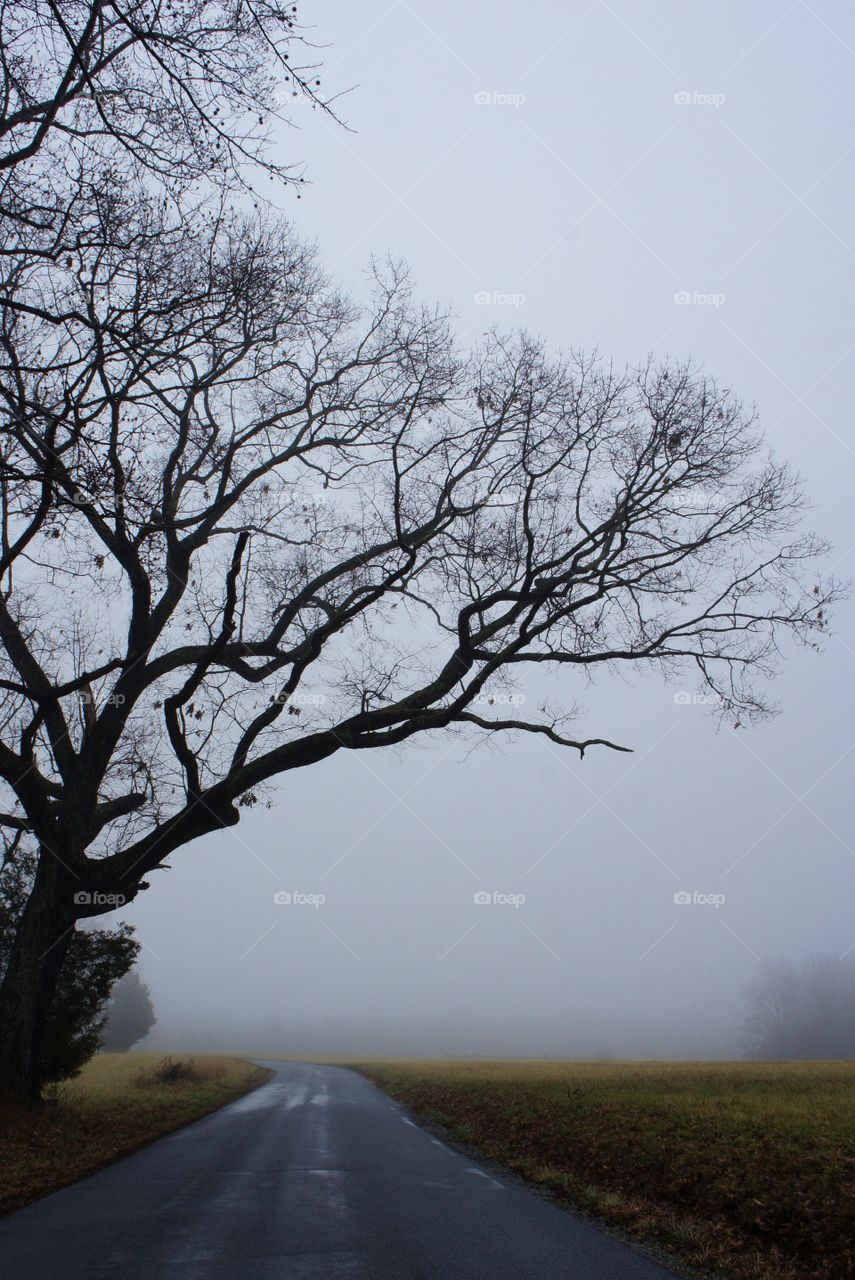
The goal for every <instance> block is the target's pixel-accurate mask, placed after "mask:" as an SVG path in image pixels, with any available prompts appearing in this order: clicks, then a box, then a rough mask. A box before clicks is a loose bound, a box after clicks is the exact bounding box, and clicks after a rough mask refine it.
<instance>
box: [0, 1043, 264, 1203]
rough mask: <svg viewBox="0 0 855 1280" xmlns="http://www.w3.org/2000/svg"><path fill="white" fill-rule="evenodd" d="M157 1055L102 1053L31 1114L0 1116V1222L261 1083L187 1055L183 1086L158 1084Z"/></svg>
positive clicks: (259, 1074)
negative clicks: (0, 1143)
mask: <svg viewBox="0 0 855 1280" xmlns="http://www.w3.org/2000/svg"><path fill="white" fill-rule="evenodd" d="M161 1058H162V1055H161V1054H156V1053H102V1054H98V1055H97V1056H96V1057H95V1058H93V1059H92V1061H91V1062H90V1063H89V1064H88V1065H87V1066H86V1068H85V1069H84V1071H83V1072H82V1074H81V1075H80V1076H78V1077H77V1079H76V1080H73V1081H71V1082H69V1083H68V1084H66V1085H65V1086H63V1087H62V1089H60V1090H59V1091H58V1092H57V1095H56V1097H55V1098H53V1099H52V1100H50V1101H49V1102H47V1103H46V1104H45V1105H44V1106H42V1107H41V1108H39V1109H38V1110H36V1111H30V1110H21V1109H18V1108H13V1107H10V1106H6V1107H5V1108H4V1109H3V1110H2V1113H0V1129H2V1134H3V1158H2V1160H0V1214H6V1213H10V1212H11V1211H12V1210H13V1209H18V1208H20V1207H21V1206H22V1205H25V1204H29V1203H30V1202H31V1201H33V1200H37V1199H38V1198H39V1197H40V1196H43V1195H46V1194H47V1193H48V1192H49V1191H56V1190H57V1189H58V1188H59V1187H64V1186H67V1185H68V1183H70V1182H76V1181H77V1179H78V1178H82V1177H83V1176H84V1175H85V1174H87V1173H93V1172H94V1171H95V1170H96V1169H100V1168H101V1167H102V1166H103V1165H105V1164H110V1163H112V1161H114V1160H118V1159H119V1158H120V1157H121V1156H125V1155H128V1154H129V1153H130V1152H131V1151H135V1150H136V1149H137V1148H138V1147H141V1146H143V1145H144V1144H145V1143H147V1142H151V1141H152V1139H154V1138H158V1137H160V1136H161V1134H164V1133H169V1132H170V1131H171V1130H173V1129H177V1128H180V1126H181V1125H183V1124H187V1123H189V1122H190V1121H191V1120H198V1119H199V1117H200V1116H203V1115H206V1114H207V1113H208V1112H209V1111H213V1110H215V1109H216V1108H217V1107H221V1106H223V1104H224V1103H226V1102H231V1101H232V1100H233V1099H234V1098H238V1097H240V1095H241V1094H243V1093H246V1092H247V1091H248V1090H249V1089H253V1088H255V1087H256V1085H259V1084H261V1083H262V1082H263V1081H264V1080H266V1079H267V1078H268V1072H267V1071H265V1070H264V1068H263V1067H257V1066H255V1065H253V1064H252V1063H250V1062H246V1061H244V1060H242V1059H239V1058H227V1057H216V1056H211V1055H198V1054H197V1055H194V1056H193V1058H192V1060H190V1059H188V1058H187V1057H184V1058H183V1059H181V1060H180V1061H181V1062H182V1063H183V1064H184V1066H185V1068H186V1067H187V1065H188V1063H190V1062H191V1061H192V1065H191V1066H190V1069H189V1071H188V1072H187V1075H188V1076H189V1077H190V1078H185V1079H179V1080H175V1081H173V1082H169V1083H167V1082H163V1081H161V1080H159V1079H158V1076H159V1074H160V1072H159V1070H158V1067H159V1064H160V1062H161Z"/></svg>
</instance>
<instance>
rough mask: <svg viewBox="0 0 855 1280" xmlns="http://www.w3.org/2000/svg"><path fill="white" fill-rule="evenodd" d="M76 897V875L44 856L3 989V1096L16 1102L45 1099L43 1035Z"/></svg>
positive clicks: (0, 995) (0, 1033) (0, 1075)
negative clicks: (73, 900)
mask: <svg viewBox="0 0 855 1280" xmlns="http://www.w3.org/2000/svg"><path fill="white" fill-rule="evenodd" d="M72 894H73V879H72V876H71V874H70V873H69V872H68V871H66V870H65V868H64V867H63V866H62V865H61V864H60V863H59V862H58V860H57V859H56V857H55V856H53V855H52V854H50V853H48V852H47V851H42V856H41V857H40V859H39V867H38V871H37V873H36V879H35V883H34V886H33V890H32V893H31V894H30V897H29V899H28V901H27V905H26V907H25V909H24V913H23V916H22V917H21V921H20V925H19V927H18V930H17V932H16V935H15V941H14V943H13V945H12V949H11V952H10V955H9V963H8V966H7V969H6V973H5V975H4V977H3V982H2V985H0V1093H2V1094H4V1095H5V1096H6V1097H11V1098H12V1099H14V1100H17V1101H24V1102H35V1101H38V1099H39V1098H40V1096H41V1083H42V1082H41V1073H40V1057H41V1044H42V1035H43V1032H44V1027H45V1021H46V1018H47V1013H48V1010H49V1008H50V1004H51V1000H52V999H53V995H54V992H55V991H56V987H57V982H58V981H59V975H60V971H61V969H62V965H63V961H64V960H65V956H66V953H67V951H68V948H69V945H70V943H71V938H72V935H73V933H74V925H75V913H74V909H73V905H72Z"/></svg>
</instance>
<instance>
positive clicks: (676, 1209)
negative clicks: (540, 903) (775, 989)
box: [358, 1061, 855, 1280]
mask: <svg viewBox="0 0 855 1280" xmlns="http://www.w3.org/2000/svg"><path fill="white" fill-rule="evenodd" d="M358 1066H359V1069H360V1070H362V1071H363V1072H364V1074H365V1075H367V1076H368V1077H369V1078H370V1079H372V1080H374V1081H375V1082H376V1083H377V1084H379V1085H380V1086H381V1087H382V1088H383V1089H385V1090H386V1092H388V1093H389V1094H390V1095H391V1096H393V1097H394V1098H396V1099H398V1100H400V1101H402V1102H403V1103H405V1104H406V1105H407V1106H409V1107H411V1108H412V1109H413V1111H415V1112H416V1113H417V1114H418V1115H420V1116H422V1117H424V1118H425V1119H427V1120H429V1121H432V1122H434V1123H438V1124H440V1125H442V1126H443V1127H444V1128H445V1129H446V1130H447V1131H448V1132H449V1133H450V1134H451V1136H452V1137H454V1138H457V1139H458V1140H460V1141H463V1142H466V1143H470V1144H472V1145H474V1146H476V1147H477V1148H478V1149H479V1150H481V1151H482V1152H484V1154H485V1155H487V1156H489V1157H491V1158H492V1159H494V1160H496V1161H498V1162H500V1163H501V1164H502V1165H504V1166H505V1167H506V1168H508V1169H511V1170H513V1171H514V1172H516V1173H518V1174H520V1175H522V1176H523V1177H525V1178H527V1179H528V1180H530V1181H531V1182H534V1183H537V1184H538V1185H540V1186H541V1187H544V1188H546V1189H548V1190H549V1191H550V1192H552V1193H553V1194H554V1195H556V1196H557V1197H558V1198H559V1199H561V1200H562V1201H564V1202H565V1203H567V1204H569V1205H571V1206H574V1207H576V1208H579V1209H582V1210H584V1211H586V1212H588V1213H591V1214H594V1215H595V1216H597V1217H599V1218H602V1219H604V1220H605V1221H607V1222H608V1223H610V1224H612V1225H614V1226H617V1227H619V1228H621V1229H622V1230H624V1231H626V1232H627V1233H629V1234H630V1235H632V1236H635V1237H636V1238H638V1239H639V1240H642V1241H645V1242H647V1243H652V1244H655V1245H657V1246H659V1247H661V1248H664V1249H666V1250H668V1251H669V1252H671V1253H672V1254H673V1255H674V1256H675V1257H677V1258H679V1259H680V1260H682V1261H684V1262H687V1263H689V1264H691V1265H693V1266H697V1267H699V1268H701V1269H702V1270H705V1271H709V1272H710V1273H713V1274H718V1275H722V1276H728V1277H732V1278H733V1280H846V1278H852V1277H855V1063H813V1062H811V1063H661V1062H647V1063H645V1062H638V1063H611V1062H609V1063H584V1062H570V1063H568V1062H459V1061H422V1062H419V1061H400V1062H389V1061H385V1062H370V1063H361V1064H358Z"/></svg>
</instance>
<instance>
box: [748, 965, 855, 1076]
mask: <svg viewBox="0 0 855 1280" xmlns="http://www.w3.org/2000/svg"><path fill="white" fill-rule="evenodd" d="M743 1040H744V1047H745V1052H746V1055H747V1056H748V1057H749V1058H759V1059H780V1058H826V1059H829V1058H830V1059H845V1058H855V961H852V960H835V959H832V958H828V957H814V958H812V959H809V960H806V961H804V962H803V963H802V964H800V965H793V964H780V965H775V966H772V967H770V968H768V969H767V970H766V972H765V973H764V974H763V976H762V977H761V978H760V979H759V980H758V981H757V982H756V983H755V984H754V986H752V987H751V988H750V990H749V992H748V1012H747V1014H746V1018H745V1022H744V1025H743Z"/></svg>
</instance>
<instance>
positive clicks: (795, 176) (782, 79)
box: [116, 0, 855, 1058]
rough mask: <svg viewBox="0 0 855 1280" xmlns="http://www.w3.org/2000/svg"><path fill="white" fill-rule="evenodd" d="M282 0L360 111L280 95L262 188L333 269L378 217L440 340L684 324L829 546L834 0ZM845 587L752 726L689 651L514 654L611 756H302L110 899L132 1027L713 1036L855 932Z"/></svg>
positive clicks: (489, 1041) (637, 343)
mask: <svg viewBox="0 0 855 1280" xmlns="http://www.w3.org/2000/svg"><path fill="white" fill-rule="evenodd" d="M310 10H314V12H310ZM301 17H302V20H303V21H304V22H313V23H315V24H316V36H317V41H318V43H319V44H321V45H323V46H324V49H323V52H322V55H321V57H322V62H323V72H322V77H323V86H324V91H325V93H326V94H328V95H333V94H337V93H341V94H342V95H343V96H342V97H340V98H339V99H337V101H336V104H335V105H336V109H337V111H338V113H339V115H340V117H341V118H342V119H343V120H344V121H345V122H346V123H347V124H348V126H349V127H350V129H351V130H352V131H351V132H346V131H344V130H342V129H341V128H340V127H338V126H337V125H336V124H335V123H334V122H333V121H331V120H329V119H327V118H325V117H324V116H323V115H322V114H321V113H320V112H318V111H316V110H313V109H311V107H310V106H308V105H307V104H305V103H303V104H301V103H299V102H298V103H297V104H296V105H295V106H294V110H293V112H292V117H293V118H294V119H295V121H296V123H297V125H298V130H297V131H295V130H292V129H289V130H287V131H286V130H285V129H284V128H283V130H282V133H281V139H280V141H281V146H282V148H283V153H284V152H285V151H287V154H288V155H289V156H295V155H297V156H301V157H302V156H305V157H306V160H307V169H306V174H307V177H308V179H309V183H308V184H307V185H306V186H305V187H304V188H303V190H302V193H301V199H300V201H299V203H297V202H296V201H295V200H294V199H293V198H290V199H289V200H288V201H287V202H286V203H285V204H284V206H283V207H285V209H286V212H287V213H288V214H289V216H291V217H293V219H294V221H295V225H296V227H297V229H298V231H299V232H301V233H302V234H304V235H305V236H307V237H309V238H311V239H316V240H317V242H318V246H319V250H320V254H321V260H322V262H323V263H324V264H325V265H326V267H327V269H328V270H329V271H330V273H331V274H332V275H333V276H334V277H336V278H337V279H339V280H341V281H342V282H343V284H344V285H345V286H346V287H347V288H349V289H351V290H352V291H353V292H354V293H355V294H356V295H357V296H361V291H363V290H364V276H363V272H364V269H365V266H366V263H367V259H368V255H369V254H370V253H375V254H377V255H380V256H382V255H384V254H386V253H389V254H391V255H392V256H393V257H396V258H397V257H399V256H400V257H403V258H405V259H406V260H407V261H408V262H409V264H410V266H411V269H412V273H413V277H414V281H415V287H416V292H417V295H418V296H420V297H423V298H424V299H425V300H426V301H427V302H433V301H434V300H435V299H437V300H439V302H440V303H441V304H442V305H448V306H450V307H451V308H452V309H453V310H454V312H455V313H456V316H457V321H456V325H457V330H458V333H459V337H460V340H461V342H462V343H465V342H467V341H472V340H473V339H477V338H478V336H479V335H480V334H481V333H482V332H483V331H485V330H486V329H488V328H489V327H490V326H492V325H494V324H495V325H498V326H499V327H500V328H501V327H504V328H511V327H516V326H518V325H522V326H525V327H526V328H528V329H530V330H531V331H533V332H534V333H536V334H538V335H540V336H541V337H543V338H544V339H546V340H547V341H548V342H550V343H551V344H554V345H555V346H556V347H562V348H565V349H568V348H571V347H585V348H587V349H590V348H592V347H594V346H599V347H600V349H601V353H602V354H603V355H604V356H606V357H613V358H614V360H615V361H616V363H618V364H619V365H620V364H623V363H624V362H625V361H636V360H638V359H643V358H644V357H645V356H646V354H647V353H648V352H652V353H653V355H654V357H656V358H658V357H662V356H664V355H665V354H666V353H667V354H668V355H670V356H671V357H673V358H675V359H681V358H685V357H688V356H693V357H694V358H695V359H696V360H698V361H701V362H702V363H703V365H704V366H705V368H706V369H708V370H709V371H710V372H711V373H712V374H714V375H715V376H716V377H717V378H719V379H720V380H721V382H722V383H723V384H725V385H729V386H731V387H733V388H734V390H735V392H736V393H737V394H738V395H739V396H740V397H742V399H743V400H744V401H745V402H746V403H747V404H748V405H751V404H756V406H757V411H758V414H759V422H760V424H761V425H762V426H763V427H764V428H765V430H766V432H767V434H768V440H769V445H770V447H771V448H772V449H773V450H774V451H775V454H776V456H777V457H778V458H781V459H788V460H789V461H791V463H792V464H793V466H794V467H795V468H796V470H797V471H798V472H799V473H800V474H801V476H802V478H803V481H804V484H805V487H806V490H807V493H808V495H809V498H810V502H811V504H812V509H811V510H810V511H809V512H808V513H807V521H808V524H809V525H810V526H811V527H813V528H814V529H816V530H817V532H818V533H819V534H820V535H822V536H824V537H827V538H829V539H830V541H831V543H832V544H833V552H832V554H831V556H830V557H829V560H830V567H831V570H832V572H833V573H834V574H835V575H836V576H838V577H840V578H841V579H844V580H845V579H848V578H849V577H851V576H852V572H853V543H855V535H853V522H852V514H851V492H852V474H853V459H855V445H854V444H853V439H855V437H853V433H852V420H851V409H850V401H851V395H850V388H851V384H852V380H853V373H855V370H853V343H852V332H851V315H850V310H851V308H850V299H851V285H852V260H853V249H852V247H851V245H850V243H849V241H850V239H851V203H850V191H851V175H852V152H851V145H852V144H851V125H850V116H849V112H848V110H847V106H848V103H847V101H846V100H847V99H848V97H849V87H848V86H849V85H850V83H851V73H852V58H853V46H855V21H853V15H852V13H851V10H850V9H849V8H848V7H847V6H845V5H844V4H842V3H837V2H836V0H832V2H831V3H827V4H824V5H822V6H815V7H814V8H813V9H812V8H811V7H810V6H808V5H807V4H804V3H796V4H795V5H792V6H790V7H788V8H786V9H785V10H783V9H782V7H781V6H780V5H778V4H775V3H772V2H771V0H761V2H760V3H757V4H754V5H751V6H745V5H740V4H736V3H733V2H731V0H726V2H725V3H723V4H721V5H718V6H716V9H715V13H714V14H713V13H712V11H708V10H707V9H706V8H704V7H699V6H686V5H683V4H678V3H677V2H676V0H659V3H657V4H656V5H653V6H642V7H641V8H640V7H639V6H638V5H636V4H632V3H630V2H629V0H614V3H611V4H609V5H606V4H593V5H590V6H588V7H583V6H581V5H578V6H570V7H568V6H567V5H565V4H557V3H550V2H548V0H536V2H535V3H534V4H533V5H530V6H529V7H528V8H527V9H526V10H525V13H524V15H522V16H521V14H520V11H519V10H518V9H516V8H514V9H511V8H510V6H504V7H502V6H500V8H499V9H498V10H497V9H496V6H495V5H493V4H488V3H487V2H486V0H473V2H472V3H470V4H468V5H466V6H465V7H464V8H461V6H459V5H453V4H451V3H450V2H449V0H438V3H436V4H433V5H431V6H420V5H412V6H411V5H407V4H403V3H396V4H392V5H388V4H386V3H385V0H384V2H383V3H380V0H377V3H374V2H373V0H372V2H370V3H368V4H363V5H359V6H354V5H352V4H346V3H344V0H330V2H329V3H327V4H325V5H324V6H306V7H305V9H304V11H303V13H302V15H301ZM852 621H853V612H852V605H851V603H845V604H842V605H840V606H839V607H838V608H837V610H836V613H835V617H834V619H833V623H832V625H833V634H831V635H830V636H829V637H828V638H827V640H826V642H825V648H824V653H823V655H822V656H821V657H817V656H816V655H815V654H814V653H812V652H806V651H803V650H798V649H796V648H794V647H790V648H787V650H786V651H785V653H784V655H783V656H784V658H785V664H784V668H783V674H782V675H781V677H780V679H779V680H778V681H777V682H776V684H775V685H774V687H773V688H771V690H770V692H771V695H772V697H773V698H774V699H775V700H777V701H778V702H779V704H780V708H781V714H780V716H779V717H777V718H776V719H773V720H770V721H768V722H766V723H764V724H762V725H759V726H757V727H748V726H740V727H739V728H735V727H734V725H733V723H732V721H730V720H727V721H725V722H724V723H723V724H721V725H717V723H716V717H715V708H714V707H713V706H709V705H707V704H706V701H705V698H704V697H703V696H699V695H698V693H697V688H698V685H697V683H696V676H695V675H694V674H693V672H692V671H691V670H690V669H688V670H686V671H685V672H683V673H682V674H678V675H676V676H675V677H674V679H673V680H671V681H670V682H669V683H666V682H665V681H663V680H662V679H661V678H660V677H659V676H658V675H643V674H641V673H639V672H632V671H630V670H628V669H627V670H621V671H619V672H618V671H615V672H602V673H601V675H600V678H599V680H598V682H597V683H596V685H588V684H587V683H586V682H585V681H583V680H582V679H581V678H580V677H579V676H578V675H577V674H575V673H574V672H573V671H570V670H567V671H561V672H559V674H558V676H557V677H555V678H554V679H552V680H547V679H546V678H543V677H541V676H540V675H539V673H535V674H534V675H530V676H527V677H526V678H525V679H523V680H522V681H521V682H520V683H519V684H518V685H516V686H510V685H508V686H507V695H506V696H507V698H508V699H511V701H509V702H508V706H509V707H515V708H525V707H526V706H529V707H535V706H538V705H539V704H540V703H541V702H542V701H543V699H544V698H545V697H548V696H557V695H558V694H559V693H560V694H561V695H562V697H563V699H564V700H565V701H566V702H571V703H572V702H576V703H578V704H579V708H580V710H579V717H578V721H577V723H576V724H575V726H574V731H575V730H578V733H579V736H591V737H605V738H608V739H610V740H612V741H613V742H616V743H619V744H621V745H624V746H627V747H630V748H632V750H633V754H632V755H624V754H616V753H614V752H611V751H609V750H607V749H604V748H592V749H590V750H589V751H588V752H587V753H586V755H585V758H584V759H583V760H580V759H579V758H578V755H577V754H575V753H573V752H571V751H562V749H561V748H560V747H558V746H556V745H555V744H553V743H551V742H549V741H547V740H546V739H538V738H533V737H524V738H513V737H511V736H506V737H503V738H502V739H501V741H499V740H498V739H494V740H491V742H490V743H488V744H485V745H482V746H479V747H478V748H477V749H474V750H473V747H472V743H471V741H468V740H465V739H464V738H462V737H455V736H451V737H448V736H443V735H440V734H437V735H436V736H435V737H432V738H430V739H422V740H420V741H419V744H418V745H417V746H410V747H406V748H401V749H397V750H394V751H392V750H384V751H382V752H380V751H378V752H374V751H371V752H365V751H363V752H352V753H350V754H348V753H346V752H340V753H339V754H337V755H336V756H335V757H334V758H332V759H331V760H329V761H327V762H325V763H322V764H320V765H317V766H314V767H312V768H310V769H303V770H300V771H295V772H292V773H291V774H289V775H288V776H287V777H286V778H285V779H284V780H283V781H282V782H280V783H278V784H276V785H275V786H274V787H272V788H271V790H270V792H269V795H268V796H266V797H265V800H264V803H262V804H259V805H257V806H256V807H255V808H254V809H252V811H246V812H245V813H244V816H243V820H242V821H241V823H240V826H239V827H236V828H231V829H229V830H226V831H223V832H220V833H218V834H214V835H210V836H207V837H205V838H204V839H202V840H200V841H198V842H196V843H195V844H193V845H192V846H191V847H189V848H187V849H183V850H180V851H179V852H178V853H176V854H175V855H173V856H172V857H171V858H170V865H171V868H172V869H171V870H169V871H168V872H156V873H154V874H153V875H152V876H151V889H150V890H149V891H148V892H146V893H144V894H141V895H140V896H139V898H137V899H136V901H134V902H133V904H132V905H131V907H130V908H128V909H126V910H125V911H124V912H123V913H121V916H120V917H116V918H124V919H127V920H128V921H129V922H131V923H132V924H133V925H134V926H135V927H136V928H137V930H138V936H139V937H140V939H141V940H142V942H143V952H142V955H141V958H140V969H141V971H142V974H143V977H144V979H145V981H146V982H147V984H148V985H149V987H150V989H151V992H152V997H153V1000H154V1003H155V1008H156V1012H157V1017H158V1022H157V1025H156V1027H155V1028H154V1030H153V1031H152V1032H151V1034H150V1035H149V1036H148V1038H147V1039H146V1040H145V1041H144V1042H143V1043H142V1045H141V1046H139V1047H141V1048H149V1047H154V1048H163V1049H170V1048H174V1047H180V1048H187V1049H193V1048H198V1049H204V1048H210V1049H216V1050H231V1049H236V1050H237V1049H241V1050H243V1049H246V1050H253V1051H255V1052H263V1051H268V1052H274V1051H275V1052H283V1053H294V1054H301V1053H304V1054H316V1055H338V1054H342V1055H348V1054H353V1055H360V1056H365V1055H371V1054H378V1055H381V1054H392V1055H406V1054H414V1055H420V1056H429V1055H470V1054H471V1055H480V1056H491V1055H496V1056H522V1057H537V1056H546V1057H564V1056H571V1057H587V1056H597V1057H602V1056H617V1057H623V1056H625V1057H638V1058H665V1057H674V1058H690V1057H697V1058H731V1057H734V1056H738V1055H739V1053H740V1052H741V1047H740V1046H741V1039H740V1024H741V1021H742V1018H743V1015H744V1009H745V1006H744V996H745V991H746V989H747V988H748V987H749V986H750V984H751V983H753V982H755V981H756V980H757V979H758V977H759V976H760V975H761V974H762V973H763V972H764V969H765V967H766V966H769V965H775V964H778V963H781V962H793V963H797V964H798V963H800V962H802V961H804V960H805V959H807V958H808V957H811V956H816V955H822V956H827V957H831V958H835V959H836V958H839V957H845V956H847V955H850V956H851V955H852V954H855V919H853V913H852V901H853V889H855V848H853V831H852V803H851V795H852V762H853V751H855V743H853V737H852V727H851V726H852V724H853V723H855V715H853V712H855V707H853V689H855V681H853V678H852V677H853V667H852V664H853V655H855V641H853V627H852ZM312 694H313V695H314V697H315V699H316V700H315V702H314V703H313V702H312V701H311V700H307V701H306V702H305V704H304V705H303V707H302V715H303V717H304V719H305V720H307V721H310V720H311V717H312V716H313V715H318V714H319V713H320V711H321V709H322V707H323V700H324V699H325V698H329V697H332V692H331V691H330V690H325V689H324V688H320V687H317V688H315V687H314V686H313V687H312ZM268 804H269V807H266V805H268ZM276 895H279V896H280V901H277V900H276ZM283 895H284V897H283ZM476 895H482V900H480V901H479V900H478V899H477V896H476ZM483 895H486V896H487V898H488V899H489V900H487V901H485V900H483Z"/></svg>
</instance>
